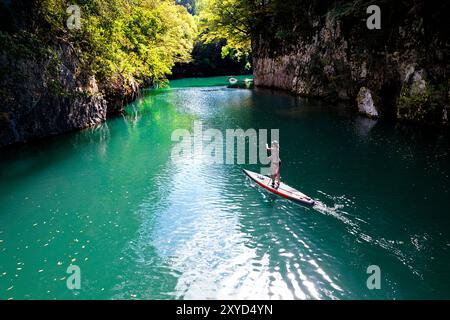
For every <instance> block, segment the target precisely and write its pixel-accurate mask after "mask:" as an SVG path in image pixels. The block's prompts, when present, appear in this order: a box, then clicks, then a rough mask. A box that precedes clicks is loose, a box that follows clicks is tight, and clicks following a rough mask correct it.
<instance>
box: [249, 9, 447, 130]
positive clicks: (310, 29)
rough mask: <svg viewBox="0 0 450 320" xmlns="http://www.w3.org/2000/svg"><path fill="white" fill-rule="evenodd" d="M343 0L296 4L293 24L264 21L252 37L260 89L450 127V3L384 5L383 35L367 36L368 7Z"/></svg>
mask: <svg viewBox="0 0 450 320" xmlns="http://www.w3.org/2000/svg"><path fill="white" fill-rule="evenodd" d="M344 2H345V1H339V0H338V1H335V2H334V4H332V3H331V2H330V3H329V4H324V3H322V2H321V3H319V1H310V2H304V1H299V2H298V3H297V4H296V6H297V7H296V8H293V9H292V10H294V9H295V12H296V15H293V16H292V17H291V18H289V17H288V16H286V15H285V14H284V15H280V16H279V17H272V18H271V19H269V20H267V21H265V22H264V23H262V24H261V25H264V26H265V27H263V28H259V29H257V32H256V33H255V34H254V35H253V38H252V50H253V52H252V54H253V70H254V78H255V85H256V86H262V87H272V88H279V89H283V90H288V91H291V92H293V93H295V94H299V95H302V96H309V97H317V98H322V99H326V100H329V101H338V100H344V101H348V103H352V104H353V103H354V104H355V109H356V108H358V110H359V111H360V112H361V113H363V114H365V115H367V116H369V117H378V116H379V117H389V118H396V119H398V120H405V121H414V122H422V123H425V122H426V123H435V124H442V123H444V122H446V121H445V120H444V119H445V114H446V111H445V110H446V107H445V106H448V105H450V101H449V95H448V92H449V86H450V85H449V74H450V65H449V63H448V61H449V58H450V57H449V56H450V53H449V52H450V42H449V39H450V37H449V36H448V34H447V33H446V32H447V31H445V30H447V29H448V28H447V29H446V28H445V23H444V21H445V20H446V19H447V18H445V17H446V16H445V14H444V13H443V12H445V9H446V8H447V9H448V7H449V5H448V4H442V5H441V6H440V7H439V6H432V5H431V3H430V6H428V4H427V3H425V2H424V1H422V0H419V3H421V5H416V6H414V10H411V7H412V4H411V3H408V1H406V2H405V3H400V2H390V3H386V4H385V5H386V6H389V7H383V8H382V26H381V29H380V30H369V29H368V28H367V26H366V23H365V18H367V15H366V13H365V9H366V8H365V7H364V6H363V5H361V7H358V5H359V4H358V5H357V4H356V2H355V5H354V6H353V7H352V9H348V7H346V5H345V3H344ZM360 4H363V2H360ZM384 12H389V13H390V15H391V16H392V17H395V19H388V18H386V17H387V16H386V15H383V14H384ZM436 17H441V18H442V19H437V18H436ZM362 88H364V89H362ZM367 88H370V90H369V89H367ZM361 90H362V91H361ZM447 122H448V121H447Z"/></svg>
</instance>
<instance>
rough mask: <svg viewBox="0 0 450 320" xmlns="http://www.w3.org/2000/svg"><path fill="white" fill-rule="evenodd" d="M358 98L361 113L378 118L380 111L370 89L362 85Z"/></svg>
mask: <svg viewBox="0 0 450 320" xmlns="http://www.w3.org/2000/svg"><path fill="white" fill-rule="evenodd" d="M356 100H357V104H358V111H359V113H360V114H363V115H366V116H368V117H370V118H378V111H377V109H376V106H375V102H374V99H373V97H372V92H371V91H370V90H369V89H367V88H366V87H362V88H361V89H360V90H359V93H358V96H357V98H356Z"/></svg>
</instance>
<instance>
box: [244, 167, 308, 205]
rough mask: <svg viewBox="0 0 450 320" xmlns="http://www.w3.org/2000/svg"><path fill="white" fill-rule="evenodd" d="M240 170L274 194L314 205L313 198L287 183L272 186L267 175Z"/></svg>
mask: <svg viewBox="0 0 450 320" xmlns="http://www.w3.org/2000/svg"><path fill="white" fill-rule="evenodd" d="M242 171H244V173H245V174H246V175H247V176H249V178H250V179H252V180H253V181H255V182H256V183H257V184H259V185H260V186H261V187H263V188H264V189H267V190H269V191H270V192H272V193H275V194H276V195H279V196H280V197H283V198H286V199H289V200H293V201H295V202H298V203H301V204H304V205H307V206H312V205H314V200H313V199H311V198H310V197H308V196H307V195H305V194H303V193H301V192H300V191H298V190H296V189H294V188H292V187H290V186H288V185H287V184H284V183H283V182H281V183H280V186H279V187H278V188H273V187H272V185H271V182H272V180H271V179H270V178H269V177H267V176H264V175H262V174H259V173H256V172H252V171H248V170H245V169H243V170H242Z"/></svg>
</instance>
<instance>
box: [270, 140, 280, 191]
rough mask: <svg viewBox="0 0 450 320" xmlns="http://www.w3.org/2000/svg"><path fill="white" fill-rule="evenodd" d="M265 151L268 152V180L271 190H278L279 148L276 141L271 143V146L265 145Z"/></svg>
mask: <svg viewBox="0 0 450 320" xmlns="http://www.w3.org/2000/svg"><path fill="white" fill-rule="evenodd" d="M266 149H267V151H270V156H269V160H270V178H271V179H272V188H278V187H279V186H280V165H281V159H280V146H279V144H278V141H276V140H274V141H272V145H271V147H270V148H269V146H268V145H267V143H266ZM275 179H276V180H277V185H275Z"/></svg>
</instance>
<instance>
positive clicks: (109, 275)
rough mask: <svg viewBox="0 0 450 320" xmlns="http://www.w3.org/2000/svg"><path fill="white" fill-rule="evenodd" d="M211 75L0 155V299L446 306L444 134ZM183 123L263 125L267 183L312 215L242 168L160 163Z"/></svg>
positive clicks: (448, 251) (447, 169)
mask: <svg viewBox="0 0 450 320" xmlns="http://www.w3.org/2000/svg"><path fill="white" fill-rule="evenodd" d="M244 78H245V77H242V78H240V79H241V80H242V79H244ZM202 81H203V82H202ZM226 81H227V79H226V78H215V79H206V80H198V79H197V80H180V81H178V82H177V81H174V82H172V84H171V85H172V89H170V90H160V91H156V92H155V91H152V92H147V93H146V94H144V96H143V98H142V100H141V101H137V102H136V103H134V104H133V105H130V106H129V107H128V109H127V110H128V112H127V115H125V116H123V117H119V118H115V119H111V120H109V121H108V122H107V123H105V124H103V125H102V126H100V127H98V128H95V129H87V130H83V131H81V132H78V133H73V134H69V135H63V136H59V137H55V138H51V139H48V140H45V141H42V142H39V143H33V144H29V145H26V146H21V147H17V148H10V149H4V150H1V151H0V152H1V156H0V165H1V169H0V170H1V171H0V298H2V299H9V298H14V299H24V298H25V299H30V298H31V299H35V298H43V299H54V298H57V299H62V298H63V299H72V298H86V299H111V298H112V299H122V298H123V299H183V298H184V299H192V298H199V299H202V298H208V299H228V298H243V299H248V298H254V299H259V298H261V299H354V298H358V299H359V298H360V299H370V298H388V299H391V298H395V299H405V298H447V299H448V298H450V293H449V288H450V276H449V275H448V267H449V264H450V218H449V213H450V200H449V199H450V198H449V185H450V184H449V173H450V156H449V145H450V143H449V135H448V134H447V133H442V132H435V131H429V130H428V129H427V130H425V129H419V128H414V127H409V128H408V127H404V126H396V125H391V124H383V123H377V122H375V121H372V120H368V119H364V118H361V117H359V116H357V115H355V114H354V113H353V112H351V111H349V110H348V109H347V108H345V107H339V106H327V105H323V104H320V103H318V102H315V101H306V100H303V99H301V98H298V97H293V96H290V95H288V94H285V93H280V92H272V91H269V90H263V89H254V90H248V89H233V88H227V87H226V85H225V84H226ZM190 85H193V87H190ZM209 85H214V86H209ZM195 120H201V121H203V125H204V126H205V128H217V129H220V130H221V131H223V132H224V130H225V129H228V128H231V129H236V128H242V129H248V128H255V129H261V128H266V129H270V128H279V129H280V142H281V158H282V159H283V166H282V178H283V180H284V181H285V182H286V183H288V184H289V185H291V186H293V187H295V188H298V189H299V190H301V191H303V192H304V193H306V194H308V195H309V196H311V197H313V198H314V199H316V200H317V205H316V206H314V207H313V208H307V207H303V206H300V205H297V204H294V203H291V202H289V201H287V200H283V199H281V198H278V197H276V196H274V195H270V194H268V193H266V192H264V191H262V190H260V189H258V187H256V186H255V185H254V184H252V183H251V182H250V181H249V180H248V178H246V177H245V176H244V175H243V174H242V172H241V169H242V168H247V169H250V170H254V171H258V170H259V166H258V165H237V164H236V165H226V164H212V165H211V164H204V163H200V162H199V163H192V162H191V163H189V162H188V163H186V162H184V163H183V162H175V161H173V159H172V158H171V152H172V149H173V147H174V145H175V142H172V141H171V134H172V132H173V130H175V129H178V128H185V129H188V130H190V131H192V128H193V123H194V121H195ZM421 132H424V133H421ZM70 264H74V265H77V266H79V267H80V270H81V289H80V290H69V289H68V288H67V286H66V280H67V277H68V276H69V275H68V274H67V273H66V270H67V267H68V266H69V265H70ZM370 265H377V266H379V267H380V271H381V289H379V290H369V289H368V288H367V286H366V280H367V278H368V276H369V275H368V274H367V272H366V271H367V268H368V266H370Z"/></svg>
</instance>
